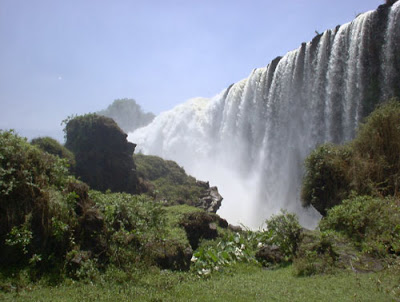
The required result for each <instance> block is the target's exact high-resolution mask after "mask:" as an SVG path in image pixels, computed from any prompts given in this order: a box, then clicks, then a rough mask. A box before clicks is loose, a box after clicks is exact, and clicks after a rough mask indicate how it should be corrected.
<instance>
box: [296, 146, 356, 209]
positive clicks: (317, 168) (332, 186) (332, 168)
mask: <svg viewBox="0 0 400 302" xmlns="http://www.w3.org/2000/svg"><path fill="white" fill-rule="evenodd" d="M351 156H352V150H351V148H349V147H348V146H335V145H332V144H325V145H321V146H319V147H318V148H317V149H315V150H314V151H313V152H311V154H310V155H309V156H308V157H307V158H306V160H305V167H306V174H305V176H304V179H303V186H302V191H301V200H302V203H303V206H310V205H312V206H314V207H315V208H316V209H317V210H318V211H319V212H320V213H321V214H322V215H326V210H327V209H330V208H332V207H333V206H335V205H337V204H340V202H341V201H342V200H343V199H344V198H346V197H347V196H348V194H349V191H350V176H349V170H350V162H351Z"/></svg>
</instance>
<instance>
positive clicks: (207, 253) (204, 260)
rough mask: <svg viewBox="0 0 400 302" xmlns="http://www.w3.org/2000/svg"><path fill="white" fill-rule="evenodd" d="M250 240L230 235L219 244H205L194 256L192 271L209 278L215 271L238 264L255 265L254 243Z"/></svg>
mask: <svg viewBox="0 0 400 302" xmlns="http://www.w3.org/2000/svg"><path fill="white" fill-rule="evenodd" d="M249 239H250V238H249V237H247V236H246V235H243V234H240V233H228V234H226V235H225V236H224V237H223V238H222V239H220V240H219V241H218V243H216V242H215V241H214V242H210V241H208V242H205V244H203V245H201V246H200V247H199V248H198V249H197V250H196V251H195V252H194V254H193V257H192V263H193V264H192V271H194V272H196V273H197V274H198V275H199V276H202V277H207V276H209V275H210V274H211V273H212V272H214V271H220V270H222V269H223V268H224V267H225V266H229V265H233V264H235V263H238V262H253V263H255V262H256V260H255V258H254V242H252V240H249ZM251 239H253V240H254V239H255V238H254V237H253V238H251ZM207 243H208V244H207Z"/></svg>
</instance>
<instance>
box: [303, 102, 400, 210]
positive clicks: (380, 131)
mask: <svg viewBox="0 0 400 302" xmlns="http://www.w3.org/2000/svg"><path fill="white" fill-rule="evenodd" d="M305 168H306V172H305V176H304V179H303V186H302V194H301V199H302V203H303V205H304V206H309V205H312V206H314V207H315V208H316V209H317V210H318V211H319V212H320V213H321V214H322V215H326V212H327V210H328V209H330V208H332V207H333V206H335V205H338V204H340V203H341V201H342V200H343V199H346V198H349V196H350V194H351V192H353V191H354V192H355V194H357V195H372V196H377V197H379V196H398V195H399V185H400V102H399V101H398V100H396V99H393V100H391V101H388V102H387V103H384V104H382V105H380V106H379V107H377V109H375V111H373V112H372V113H371V114H370V115H369V116H368V117H367V118H366V120H365V123H363V124H362V125H360V127H359V130H358V131H357V135H356V138H355V139H354V140H353V141H352V142H350V143H348V144H346V145H344V146H335V145H331V144H325V145H322V146H320V147H318V148H317V149H316V150H314V151H313V152H312V153H311V154H310V155H309V156H308V157H307V159H306V161H305Z"/></svg>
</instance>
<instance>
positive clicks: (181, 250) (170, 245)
mask: <svg viewBox="0 0 400 302" xmlns="http://www.w3.org/2000/svg"><path fill="white" fill-rule="evenodd" d="M145 249H146V250H147V251H148V252H147V253H146V254H147V255H148V256H150V257H151V260H152V261H154V262H155V263H156V264H157V266H159V267H160V268H162V269H170V270H180V271H187V270H189V268H190V260H191V258H192V256H193V250H192V249H191V247H190V246H184V245H182V243H179V242H176V241H174V240H165V241H157V242H149V243H147V245H146V247H145Z"/></svg>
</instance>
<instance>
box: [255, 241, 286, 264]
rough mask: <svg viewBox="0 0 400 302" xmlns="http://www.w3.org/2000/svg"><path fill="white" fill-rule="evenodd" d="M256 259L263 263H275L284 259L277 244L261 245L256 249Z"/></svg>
mask: <svg viewBox="0 0 400 302" xmlns="http://www.w3.org/2000/svg"><path fill="white" fill-rule="evenodd" d="M256 259H257V260H258V261H259V262H261V263H263V264H267V263H271V264H277V263H280V262H282V261H283V260H284V255H283V253H282V252H281V250H280V248H279V246H277V245H263V246H262V247H261V248H260V249H259V250H258V251H257V253H256Z"/></svg>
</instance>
